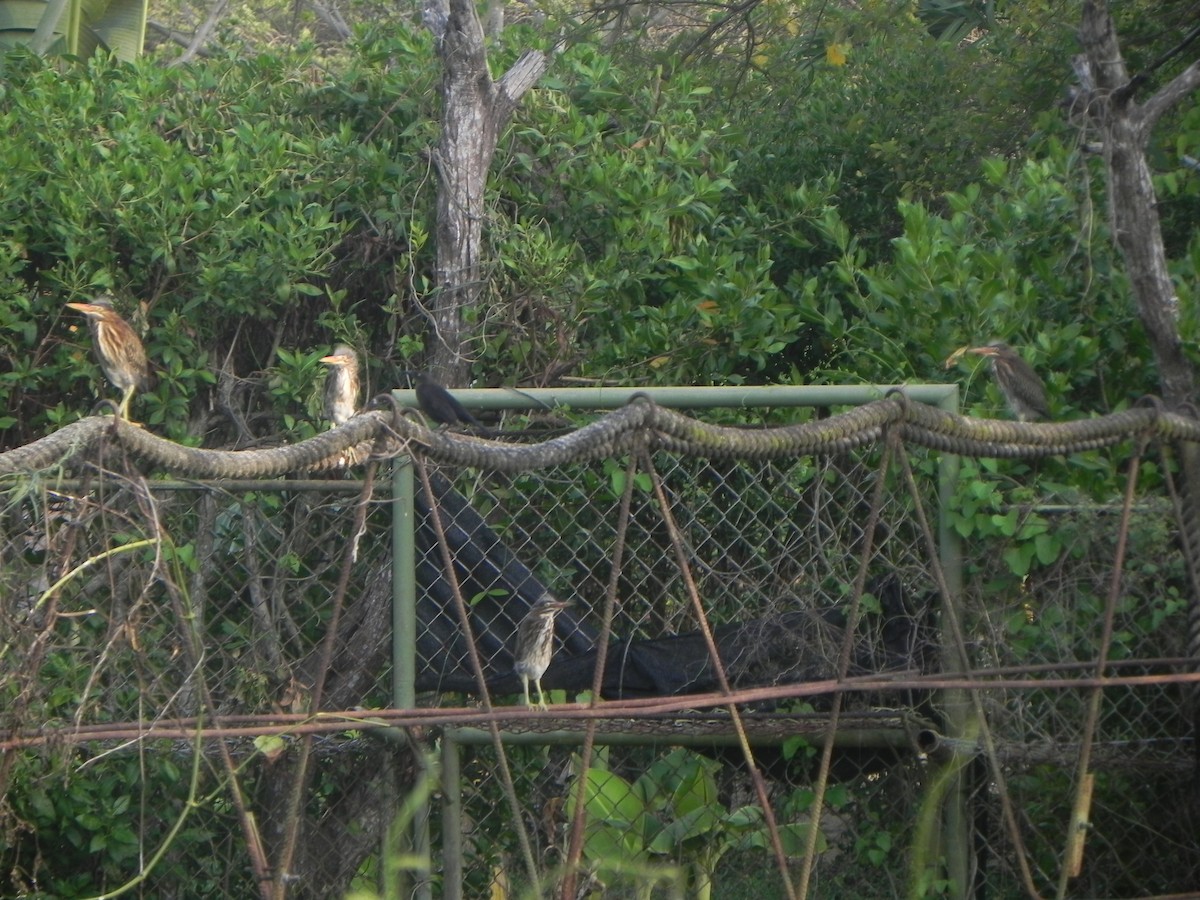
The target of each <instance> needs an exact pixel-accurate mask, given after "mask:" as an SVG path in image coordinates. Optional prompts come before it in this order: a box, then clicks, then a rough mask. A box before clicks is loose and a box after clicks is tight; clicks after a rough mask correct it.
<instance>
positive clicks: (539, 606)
mask: <svg viewBox="0 0 1200 900" xmlns="http://www.w3.org/2000/svg"><path fill="white" fill-rule="evenodd" d="M570 605H571V604H570V603H569V602H568V601H565V600H559V599H558V598H556V597H554V596H552V595H551V594H542V596H541V597H540V598H538V601H537V602H536V603H535V604H533V606H532V607H531V608H530V610H529V612H527V613H526V614H525V618H523V619H522V620H521V623H520V624H519V625H517V648H516V650H514V651H513V660H514V662H513V671H514V672H516V673H517V674H518V675H520V676H521V689H522V690H523V691H524V693H525V705H526V706H529V705H530V703H529V679H531V678H532V679H533V684H534V686H535V687H536V688H537V693H538V709H545V708H546V696H545V694H543V693H542V676H543V675H545V674H546V669H547V668H549V666H550V657H551V656H553V654H554V617H555V616H557V615H558V614H559V612H560V611H561V610H564V609H566V608H567V607H568V606H570Z"/></svg>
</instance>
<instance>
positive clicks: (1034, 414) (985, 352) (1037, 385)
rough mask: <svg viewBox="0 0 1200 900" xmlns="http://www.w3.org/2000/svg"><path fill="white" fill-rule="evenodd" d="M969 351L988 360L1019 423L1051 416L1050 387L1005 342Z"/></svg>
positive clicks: (997, 342) (997, 383)
mask: <svg viewBox="0 0 1200 900" xmlns="http://www.w3.org/2000/svg"><path fill="white" fill-rule="evenodd" d="M967 352H968V353H974V354H975V355H976V356H985V357H987V359H988V362H989V364H990V366H991V370H992V377H993V378H994V379H995V380H996V386H997V387H998V388H1000V393H1002V394H1003V395H1004V399H1005V401H1006V402H1007V403H1008V408H1009V410H1010V411H1011V412H1012V414H1013V415H1014V416H1016V417H1017V419H1018V420H1020V421H1022V422H1035V421H1037V420H1038V419H1046V418H1049V417H1050V406H1049V403H1048V402H1047V400H1046V386H1045V385H1044V384H1043V383H1042V379H1041V378H1039V377H1038V374H1037V372H1035V371H1033V366H1031V365H1029V363H1027V362H1025V360H1024V359H1022V358H1021V354H1019V353H1018V352H1017V351H1016V350H1014V349H1013V348H1012V347H1010V346H1008V344H1006V343H1004V341H992V342H991V343H990V344H987V345H986V346H983V347H970V348H969V349H968V350H967Z"/></svg>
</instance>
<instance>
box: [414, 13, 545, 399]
mask: <svg viewBox="0 0 1200 900" xmlns="http://www.w3.org/2000/svg"><path fill="white" fill-rule="evenodd" d="M424 19H425V24H426V25H427V26H428V27H429V28H430V30H431V31H432V32H433V34H434V37H435V38H436V39H437V42H438V55H439V56H440V58H441V60H442V135H441V139H440V141H439V142H438V148H437V151H436V156H435V159H434V162H435V164H436V168H437V173H438V178H439V184H438V201H437V229H436V238H437V268H436V271H435V282H436V290H435V291H434V295H433V297H432V298H431V299H430V304H429V313H430V330H431V340H430V356H429V361H430V365H429V368H430V370H431V371H432V373H433V375H434V377H435V378H436V379H438V380H439V381H441V382H443V383H445V384H448V385H451V386H455V385H462V384H464V383H465V382H466V380H467V378H468V376H469V374H470V351H469V347H470V345H471V342H472V340H473V338H474V335H473V334H472V333H471V331H470V329H468V328H467V326H466V317H465V315H464V313H465V311H466V310H468V309H473V308H474V307H476V306H478V305H479V302H480V295H481V293H482V288H483V284H484V268H483V260H482V249H483V219H484V188H485V187H486V186H487V176H488V169H489V168H490V167H491V164H492V156H493V155H494V154H495V151H496V143H497V141H498V140H499V136H500V131H501V129H502V128H503V127H504V125H505V124H507V123H508V120H509V118H510V117H511V116H512V113H513V110H515V109H516V107H517V104H518V103H519V102H520V99H521V97H522V96H524V94H525V93H526V92H527V91H528V90H529V89H530V88H531V87H533V85H534V84H536V83H537V80H538V79H539V78H541V76H542V73H543V72H545V70H546V66H547V65H548V64H549V57H548V56H547V55H546V54H545V53H542V52H540V51H532V50H531V51H529V52H527V53H525V54H523V55H522V56H521V58H520V59H518V60H517V61H516V62H515V63H514V64H513V66H512V68H511V69H509V70H508V72H507V73H505V75H504V77H502V78H501V79H500V80H499V81H492V77H491V74H490V73H489V71H488V61H487V50H486V48H485V47H484V34H483V26H482V25H481V24H480V21H479V17H478V16H477V15H476V13H475V4H474V3H473V2H471V0H427V2H426V6H425V9H424Z"/></svg>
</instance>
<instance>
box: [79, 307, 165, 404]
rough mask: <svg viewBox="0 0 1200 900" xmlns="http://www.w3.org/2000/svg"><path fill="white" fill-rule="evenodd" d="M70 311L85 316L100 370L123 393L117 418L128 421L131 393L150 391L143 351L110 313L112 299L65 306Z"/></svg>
mask: <svg viewBox="0 0 1200 900" xmlns="http://www.w3.org/2000/svg"><path fill="white" fill-rule="evenodd" d="M67 306H69V307H70V308H71V309H75V310H78V311H79V312H81V313H83V314H84V315H85V316H87V320H88V330H90V331H91V333H92V346H93V348H94V349H95V351H96V356H97V357H98V358H99V360H100V368H102V369H103V370H104V374H105V375H106V376H108V380H109V381H111V382H112V385H113V387H115V388H117V390H120V391H124V396H122V398H121V405H120V406H119V407H118V408H117V415H119V416H120V417H121V418H122V419H126V420H128V419H129V403H130V401H131V400H132V399H133V392H134V391H139V390H140V391H146V390H149V389H150V385H151V381H150V371H149V366H148V365H147V363H146V350H145V348H143V347H142V342H141V339H140V338H139V337H138V336H137V334H136V333H135V332H134V330H133V329H132V328H130V327H129V323H128V322H126V321H125V320H124V319H122V318H121V317H120V316H119V315H117V313H116V312H115V311H114V310H113V306H112V297H111V295H109V294H102V295H101V296H99V297H97V298H96V299H95V300H93V301H92V302H90V303H68V304H67Z"/></svg>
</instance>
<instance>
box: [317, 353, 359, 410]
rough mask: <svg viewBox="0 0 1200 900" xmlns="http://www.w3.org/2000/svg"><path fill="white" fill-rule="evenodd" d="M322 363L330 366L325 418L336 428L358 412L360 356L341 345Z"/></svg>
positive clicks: (326, 389)
mask: <svg viewBox="0 0 1200 900" xmlns="http://www.w3.org/2000/svg"><path fill="white" fill-rule="evenodd" d="M321 362H323V363H325V365H327V366H329V376H328V377H327V378H326V379H325V418H327V419H328V420H329V421H330V422H332V423H333V425H334V426H335V427H336V426H338V425H343V424H345V423H346V422H348V421H349V420H350V418H351V417H352V416H353V415H354V414H355V413H356V412H358V354H357V353H355V352H354V351H353V350H351V349H350V348H349V347H347V346H346V345H345V344H339V345H338V346H337V347H335V348H334V351H333V353H331V354H330V355H329V356H322V357H321Z"/></svg>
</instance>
